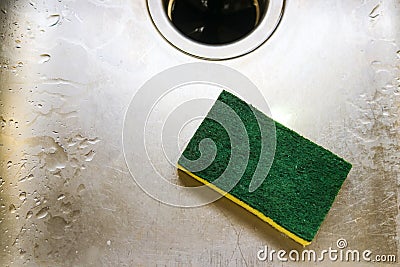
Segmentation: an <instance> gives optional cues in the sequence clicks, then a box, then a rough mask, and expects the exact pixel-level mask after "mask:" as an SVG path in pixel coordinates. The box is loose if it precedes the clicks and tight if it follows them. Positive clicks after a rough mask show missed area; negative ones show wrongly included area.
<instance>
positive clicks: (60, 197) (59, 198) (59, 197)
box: [57, 194, 65, 200]
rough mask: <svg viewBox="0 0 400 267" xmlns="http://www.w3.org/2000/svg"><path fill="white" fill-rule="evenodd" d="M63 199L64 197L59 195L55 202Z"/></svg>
mask: <svg viewBox="0 0 400 267" xmlns="http://www.w3.org/2000/svg"><path fill="white" fill-rule="evenodd" d="M64 198H65V195H64V194H61V195H59V196H58V197H57V200H62V199H64Z"/></svg>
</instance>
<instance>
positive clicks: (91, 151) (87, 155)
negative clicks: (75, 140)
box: [84, 150, 96, 161]
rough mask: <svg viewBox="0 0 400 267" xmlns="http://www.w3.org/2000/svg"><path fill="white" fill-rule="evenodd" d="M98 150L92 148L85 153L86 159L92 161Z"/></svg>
mask: <svg viewBox="0 0 400 267" xmlns="http://www.w3.org/2000/svg"><path fill="white" fill-rule="evenodd" d="M95 154H96V152H95V151H94V150H90V151H89V152H88V153H86V154H85V155H84V157H85V161H92V160H93V157H94V155H95Z"/></svg>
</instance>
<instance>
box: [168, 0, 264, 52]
mask: <svg viewBox="0 0 400 267" xmlns="http://www.w3.org/2000/svg"><path fill="white" fill-rule="evenodd" d="M163 1H164V2H163V4H164V9H165V12H166V13H167V15H168V18H169V19H170V20H171V22H172V24H173V25H174V26H175V28H177V29H178V30H179V31H180V32H181V33H182V34H184V35H185V36H186V37H188V38H190V39H192V40H194V41H197V42H200V43H203V44H210V45H222V44H228V43H232V42H235V41H237V40H240V39H242V38H244V37H246V36H247V35H248V34H249V33H251V32H252V31H253V30H254V29H255V28H256V27H257V26H258V24H259V22H260V21H261V19H262V17H263V16H264V14H265V11H266V8H267V4H268V3H267V2H268V1H267V0H163Z"/></svg>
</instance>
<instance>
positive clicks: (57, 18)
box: [47, 14, 61, 27]
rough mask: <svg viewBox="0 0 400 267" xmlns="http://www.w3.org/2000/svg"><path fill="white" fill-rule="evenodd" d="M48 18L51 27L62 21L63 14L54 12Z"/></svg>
mask: <svg viewBox="0 0 400 267" xmlns="http://www.w3.org/2000/svg"><path fill="white" fill-rule="evenodd" d="M47 19H48V20H49V27H53V26H55V25H57V24H58V23H59V22H60V20H61V16H60V14H53V15H50V16H49V17H48V18H47Z"/></svg>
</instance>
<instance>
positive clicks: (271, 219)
mask: <svg viewBox="0 0 400 267" xmlns="http://www.w3.org/2000/svg"><path fill="white" fill-rule="evenodd" d="M227 108H229V109H230V110H231V111H234V113H235V114H236V115H235V116H236V118H234V117H235V116H232V114H233V113H232V112H227ZM237 116H238V117H239V118H240V123H237V127H238V129H237V131H236V130H235V129H234V130H233V131H232V128H230V130H229V131H230V133H228V131H227V129H226V127H224V125H223V124H224V123H228V122H229V121H231V122H232V121H235V119H237V118H238V117H237ZM215 118H218V120H216V119H215ZM231 124H232V123H231ZM240 125H242V126H240ZM263 125H264V126H265V125H273V128H271V127H263ZM239 127H242V128H243V127H244V128H245V131H244V132H245V135H244V136H237V135H238V134H239V135H240V134H242V135H243V130H241V129H239ZM228 128H229V127H228ZM266 129H267V130H266ZM262 131H263V132H262ZM265 131H267V132H265ZM261 133H262V134H263V135H264V136H267V137H268V136H269V137H271V136H273V137H274V139H275V142H272V143H271V142H267V143H266V144H267V146H271V147H266V146H265V145H263V144H262V142H261V139H262V138H261ZM273 133H274V134H275V135H273ZM232 135H236V136H235V138H239V140H241V139H242V140H243V142H239V143H238V142H236V143H235V147H232V143H231V141H232V139H231V137H232ZM209 139H211V140H212V141H213V143H212V142H209V141H210V140H209ZM202 140H208V142H203V141H202ZM236 140H237V139H236ZM263 140H264V139H263ZM267 140H270V138H267ZM201 142H202V144H200V143H201ZM272 146H274V147H272ZM264 148H266V150H265V149H264ZM271 148H274V149H271ZM213 150H214V152H213ZM215 150H216V151H215ZM246 150H248V151H246ZM262 150H263V151H262ZM232 151H236V152H235V153H237V154H239V155H235V156H236V159H238V158H239V159H240V158H241V157H242V158H243V162H244V163H243V162H242V163H241V164H242V165H243V164H245V165H244V168H242V169H244V171H240V170H237V172H235V166H232V164H231V165H229V161H230V160H231V159H232V158H233V157H232V156H233V155H232ZM210 153H211V154H212V153H214V156H215V157H214V158H213V160H212V162H211V163H210V164H208V166H206V167H205V168H204V169H199V168H198V167H199V166H198V165H199V162H198V161H199V160H200V161H201V160H204V162H206V161H207V160H208V161H209V160H210V158H209V157H208V158H206V159H201V158H202V157H203V156H204V155H207V154H208V155H210ZM262 153H272V154H271V155H269V156H270V157H267V158H270V159H272V163H270V164H269V165H268V164H267V162H265V163H264V162H260V158H262V157H261V154H262ZM267 156H268V155H267ZM259 164H265V166H266V167H265V168H268V167H269V166H270V169H269V172H266V173H265V174H264V175H265V176H264V177H255V176H257V175H259V173H260V172H256V168H257V166H258V165H259ZM228 165H229V168H231V169H232V170H230V171H229V172H228V179H227V180H226V179H225V182H220V181H218V180H217V179H218V178H219V177H220V176H221V175H222V174H223V173H224V172H225V171H226V169H227V168H228ZM239 165H240V164H239ZM261 166H263V165H261ZM178 169H180V170H182V171H184V172H186V173H187V174H188V175H190V176H192V177H194V178H195V179H197V180H198V181H200V182H202V183H204V184H206V185H208V186H209V187H211V188H212V189H214V190H216V191H217V192H219V193H221V194H223V195H224V196H225V197H227V198H229V199H230V200H232V201H234V202H235V203H237V204H239V205H240V206H242V207H244V208H245V209H247V210H248V211H250V212H252V213H254V214H255V215H256V216H258V217H260V218H261V219H262V220H264V221H266V222H268V223H269V224H271V225H272V226H273V227H275V228H276V229H277V230H279V231H281V232H282V233H284V234H286V235H288V236H289V237H291V238H292V239H293V240H295V241H296V242H298V243H300V244H302V245H303V246H306V245H309V244H310V243H311V241H312V240H313V238H314V237H315V235H316V234H317V231H318V229H319V227H320V225H321V223H322V222H323V220H324V218H325V217H326V215H327V213H328V211H329V209H330V208H331V206H332V204H333V201H334V200H335V197H336V195H337V194H338V192H339V190H340V188H341V186H342V184H343V182H344V180H345V179H346V177H347V175H348V173H349V171H350V169H351V164H350V163H348V162H346V161H345V160H343V159H342V158H340V157H338V156H336V155H335V154H333V153H332V152H330V151H328V150H326V149H325V148H323V147H321V146H319V145H317V144H315V143H313V142H312V141H310V140H308V139H306V138H304V137H302V136H301V135H299V134H297V133H296V132H294V131H292V130H290V129H288V128H287V127H285V126H283V125H282V124H280V123H278V122H276V121H274V120H272V119H271V118H269V117H268V116H266V115H265V114H263V113H261V112H260V111H258V110H257V109H255V108H254V107H252V106H251V105H249V104H247V103H246V102H244V101H243V100H241V99H239V98H238V97H236V96H234V95H233V94H231V93H229V92H227V91H222V93H221V94H220V95H219V97H218V99H217V101H216V102H215V103H214V105H213V107H212V108H211V110H210V111H209V113H208V115H207V117H206V118H205V119H204V120H203V121H202V123H201V125H200V126H199V128H198V129H197V131H196V132H195V134H194V136H193V137H192V139H191V140H190V142H189V143H188V145H187V147H186V148H185V150H184V151H183V153H182V155H181V157H180V159H179V161H178ZM238 169H240V168H238ZM241 173H243V174H242V175H241ZM261 173H262V172H261ZM225 176H226V175H225ZM238 176H241V177H238ZM252 179H261V180H262V183H261V184H260V185H259V186H258V187H257V188H256V189H255V190H254V191H253V192H251V191H252V190H249V188H250V185H251V181H252ZM229 180H231V181H233V182H236V181H238V182H237V183H236V184H235V185H234V186H233V188H232V186H231V185H232V183H233V182H232V183H229ZM227 181H228V182H227Z"/></svg>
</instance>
